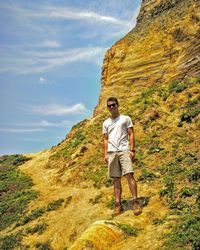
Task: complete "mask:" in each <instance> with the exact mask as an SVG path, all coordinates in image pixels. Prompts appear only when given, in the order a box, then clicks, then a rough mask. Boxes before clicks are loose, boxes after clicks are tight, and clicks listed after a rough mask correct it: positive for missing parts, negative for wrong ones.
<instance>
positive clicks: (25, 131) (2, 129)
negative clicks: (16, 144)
mask: <svg viewBox="0 0 200 250" xmlns="http://www.w3.org/2000/svg"><path fill="white" fill-rule="evenodd" d="M41 131H44V129H41V128H30V129H26V128H25V129H24V128H0V132H8V133H32V132H41Z"/></svg>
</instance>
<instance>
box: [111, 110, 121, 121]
mask: <svg viewBox="0 0 200 250" xmlns="http://www.w3.org/2000/svg"><path fill="white" fill-rule="evenodd" d="M118 116H120V113H119V112H117V113H114V114H112V115H111V118H112V119H113V120H114V119H116V118H117V117H118Z"/></svg>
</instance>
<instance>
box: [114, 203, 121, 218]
mask: <svg viewBox="0 0 200 250" xmlns="http://www.w3.org/2000/svg"><path fill="white" fill-rule="evenodd" d="M121 212H122V205H121V203H120V202H116V203H115V207H114V210H113V216H115V215H119V214H121Z"/></svg>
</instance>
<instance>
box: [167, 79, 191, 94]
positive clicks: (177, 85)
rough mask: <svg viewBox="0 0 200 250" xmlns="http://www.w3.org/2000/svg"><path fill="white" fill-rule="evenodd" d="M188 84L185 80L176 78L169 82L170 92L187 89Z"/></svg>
mask: <svg viewBox="0 0 200 250" xmlns="http://www.w3.org/2000/svg"><path fill="white" fill-rule="evenodd" d="M187 87H188V86H187V84H186V83H185V82H183V81H180V80H174V81H172V82H171V83H170V84H169V92H170V93H172V92H177V93H179V92H182V91H183V90H185V89H186V88H187Z"/></svg>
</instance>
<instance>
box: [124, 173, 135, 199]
mask: <svg viewBox="0 0 200 250" xmlns="http://www.w3.org/2000/svg"><path fill="white" fill-rule="evenodd" d="M125 176H126V178H127V180H128V185H129V189H130V191H131V194H132V197H133V200H137V183H136V180H135V178H134V176H133V173H128V174H126V175H125Z"/></svg>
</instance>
